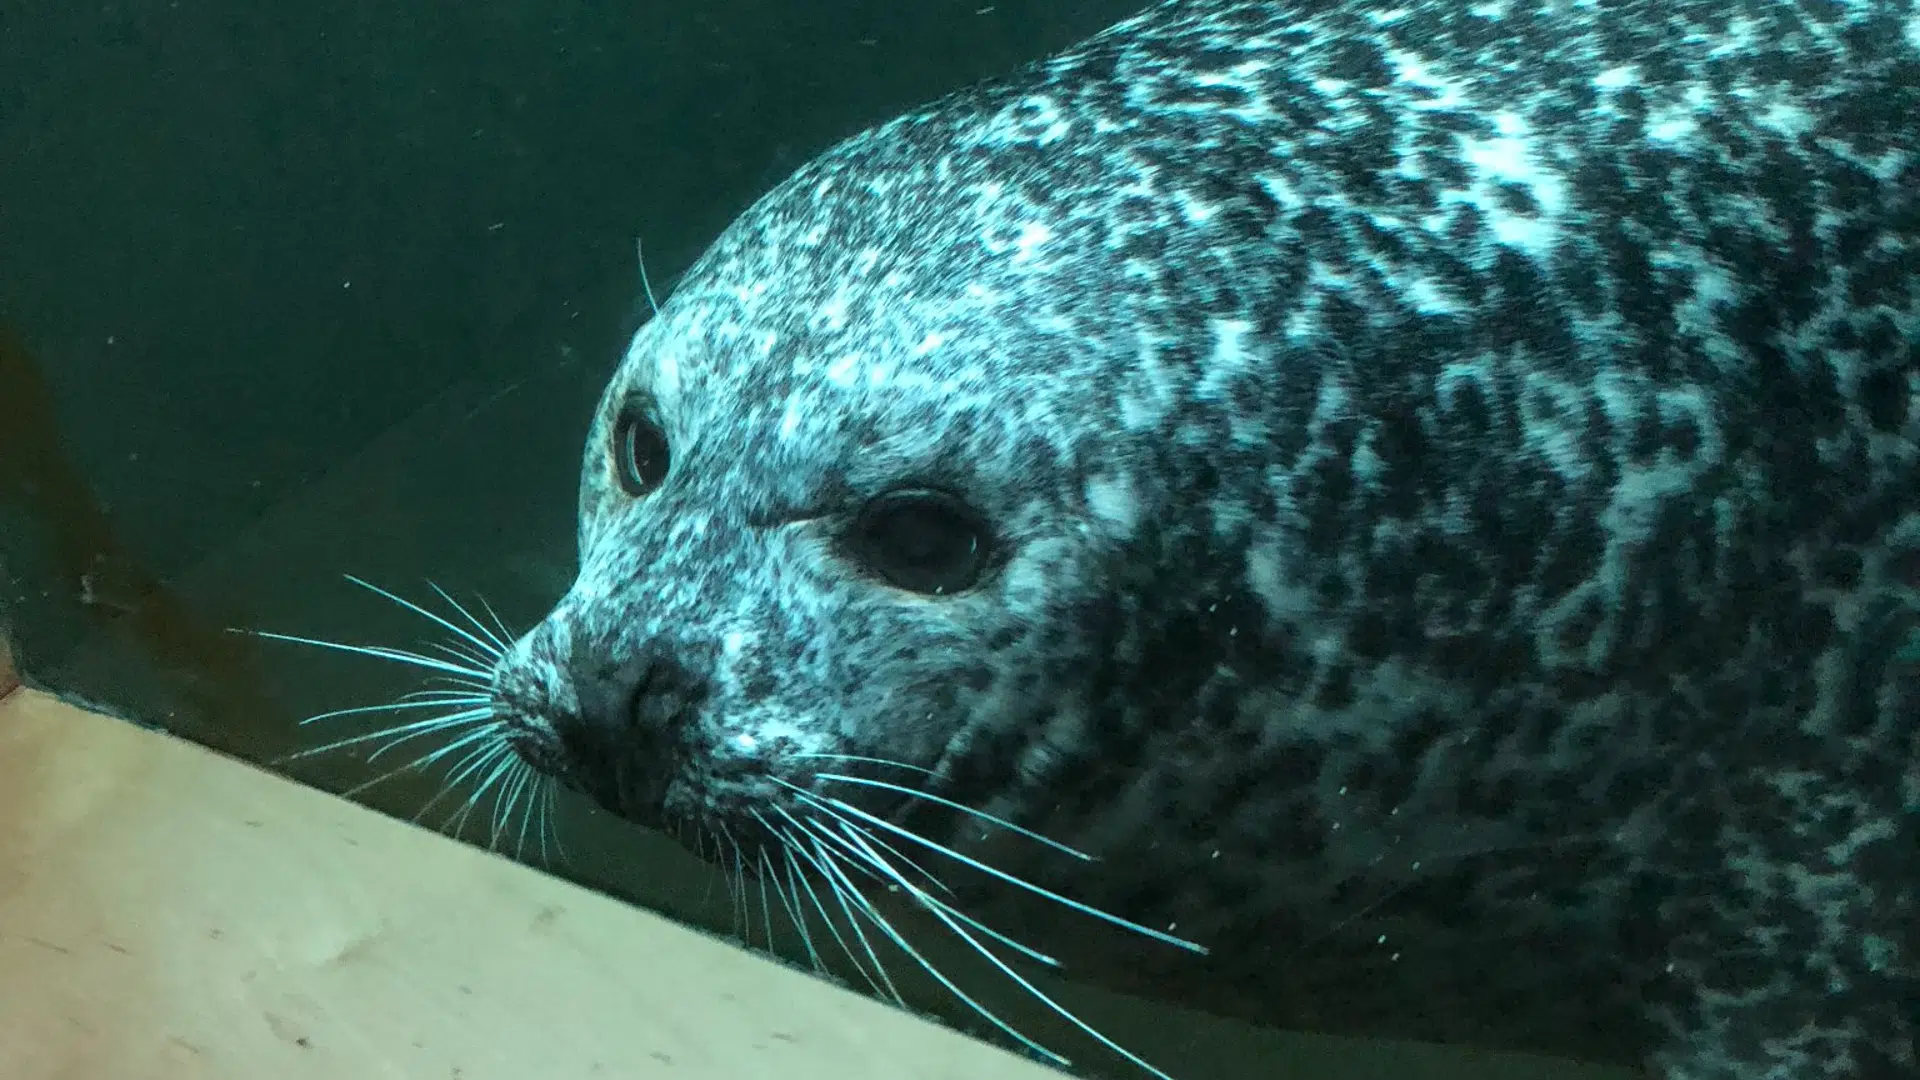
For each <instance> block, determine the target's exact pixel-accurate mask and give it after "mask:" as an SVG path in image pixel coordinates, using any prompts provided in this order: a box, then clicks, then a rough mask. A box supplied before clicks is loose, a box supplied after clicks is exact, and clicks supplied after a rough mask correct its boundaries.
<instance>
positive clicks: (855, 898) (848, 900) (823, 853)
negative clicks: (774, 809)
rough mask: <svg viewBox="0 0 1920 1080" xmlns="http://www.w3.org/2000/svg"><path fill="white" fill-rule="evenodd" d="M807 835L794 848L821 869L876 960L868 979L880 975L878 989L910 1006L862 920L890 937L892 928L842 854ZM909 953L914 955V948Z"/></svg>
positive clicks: (864, 948)
mask: <svg viewBox="0 0 1920 1080" xmlns="http://www.w3.org/2000/svg"><path fill="white" fill-rule="evenodd" d="M788 820H792V821H794V824H795V826H797V827H801V828H802V829H804V823H802V822H800V821H798V820H796V819H794V818H792V816H791V815H788ZM807 839H808V841H809V845H810V847H802V846H797V845H796V848H795V850H797V851H799V852H800V853H801V855H802V856H803V857H804V858H805V859H806V860H807V861H808V862H810V863H812V864H813V865H814V868H815V869H817V870H819V871H820V875H821V878H822V880H824V881H825V882H826V883H827V885H828V887H829V888H830V889H832V890H833V899H834V902H835V903H836V904H838V905H839V906H840V911H841V913H842V914H844V915H845V916H846V919H847V928H848V929H849V930H851V931H853V936H854V937H855V938H856V939H857V940H858V941H859V942H860V948H861V951H863V952H865V953H866V954H867V958H868V959H869V960H871V961H872V962H873V969H872V975H870V976H869V981H872V979H873V978H875V977H877V978H878V979H879V980H880V982H881V984H883V986H884V989H881V988H879V987H876V989H877V990H879V992H880V993H881V994H883V995H884V996H885V997H886V998H887V1000H889V1001H891V1002H893V1003H894V1004H895V1005H898V1006H899V1007H901V1008H903V1009H904V1008H907V999H906V998H905V997H904V996H902V995H901V993H900V988H899V987H898V986H897V985H895V984H894V981H893V976H892V975H891V974H889V973H888V971H887V965H886V964H885V963H884V962H882V961H881V959H880V952H879V950H877V949H875V948H874V947H873V939H872V938H870V937H868V936H867V932H866V930H864V929H862V927H861V925H860V924H861V921H862V920H863V919H864V920H865V921H866V922H868V923H870V924H871V925H872V926H873V927H874V928H875V929H877V930H881V931H882V932H884V933H886V934H887V935H888V936H889V937H892V936H894V935H893V931H892V928H891V927H890V926H888V925H887V922H886V919H885V918H884V917H882V916H881V915H880V913H879V912H878V911H876V910H875V909H874V907H873V904H872V903H871V902H870V901H868V900H867V898H866V896H865V895H863V894H862V893H861V892H860V890H859V889H858V888H857V887H855V886H854V884H853V882H852V881H851V880H850V879H849V878H848V877H847V875H846V872H845V871H844V870H843V869H841V866H840V857H839V856H837V855H835V854H834V853H833V852H832V851H831V850H830V849H828V848H826V847H824V846H823V845H822V844H821V842H820V840H819V839H818V838H817V837H811V836H810V837H808V838H807ZM908 955H912V954H911V952H909V953H908ZM866 971H867V969H866V968H865V967H864V966H862V967H861V972H862V973H863V974H865V973H866Z"/></svg>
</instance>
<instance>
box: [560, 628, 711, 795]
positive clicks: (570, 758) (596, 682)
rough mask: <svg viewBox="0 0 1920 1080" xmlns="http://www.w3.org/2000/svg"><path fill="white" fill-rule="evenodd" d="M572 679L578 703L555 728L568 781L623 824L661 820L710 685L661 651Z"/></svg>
mask: <svg viewBox="0 0 1920 1080" xmlns="http://www.w3.org/2000/svg"><path fill="white" fill-rule="evenodd" d="M571 675H572V682H573V691H574V697H575V700H576V701H577V702H578V704H577V706H576V708H574V709H573V710H570V711H569V713H568V714H567V715H563V716H560V717H557V718H556V719H555V722H554V724H553V730H554V734H555V735H556V736H557V737H558V739H559V742H560V745H561V747H562V750H563V757H564V759H565V766H566V772H567V773H568V774H569V778H570V779H571V781H572V782H574V783H575V784H577V785H578V786H579V787H580V788H581V789H582V790H583V791H584V792H585V793H586V794H587V795H589V796H590V797H591V798H593V799H594V801H596V802H598V803H599V804H601V805H602V806H603V807H605V808H606V809H608V810H610V811H612V812H614V813H616V814H619V815H620V816H621V817H625V818H629V819H632V820H636V821H642V822H647V823H651V822H654V821H657V820H658V819H659V818H660V817H661V810H662V806H663V804H664V803H665V801H666V798H667V792H668V789H669V787H670V786H671V785H672V783H673V781H674V778H675V777H676V776H677V775H678V774H679V772H680V771H681V769H682V767H683V766H684V765H685V763H686V754H687V750H686V740H687V734H688V732H689V730H690V729H691V728H692V726H693V720H694V716H695V713H696V711H697V710H698V708H699V707H700V705H701V703H702V702H704V701H705V700H706V698H707V696H708V688H707V685H706V681H705V680H704V679H702V678H700V677H699V676H698V675H696V674H694V673H693V672H692V671H691V670H690V669H689V668H688V667H687V666H686V665H684V664H682V663H680V662H679V661H678V660H676V659H675V658H674V657H673V656H672V655H671V654H670V653H669V651H668V650H667V649H665V648H663V647H661V646H660V645H657V644H651V645H648V646H644V647H642V648H641V649H639V650H637V651H635V652H632V653H629V654H627V655H624V656H620V657H617V658H611V659H605V658H602V659H598V660H594V661H590V662H587V663H576V664H574V665H572V672H571Z"/></svg>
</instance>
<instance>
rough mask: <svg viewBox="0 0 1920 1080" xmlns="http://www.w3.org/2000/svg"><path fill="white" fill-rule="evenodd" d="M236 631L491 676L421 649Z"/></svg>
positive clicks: (482, 683)
mask: <svg viewBox="0 0 1920 1080" xmlns="http://www.w3.org/2000/svg"><path fill="white" fill-rule="evenodd" d="M235 633H241V634H249V635H251V636H253V637H257V638H265V639H267V640H269V641H285V642H289V643H291V644H294V645H311V646H313V647H315V648H320V649H333V650H336V651H338V652H348V653H353V654H355V655H357V656H371V657H373V658H374V659H376V660H391V661H393V662H395V663H398V664H410V665H412V666H414V667H423V668H427V669H428V670H431V671H439V672H443V673H445V674H448V675H456V676H464V677H466V678H469V679H473V680H475V681H476V683H477V684H478V685H480V686H485V685H486V680H487V679H488V678H490V675H489V673H488V672H486V671H483V670H481V669H479V668H473V667H467V666H465V665H461V664H455V663H453V662H452V661H448V660H441V659H437V658H435V657H432V656H424V655H422V654H420V653H416V652H408V651H407V650H405V649H396V648H392V647H390V646H386V645H353V644H350V643H348V642H344V641H328V640H327V639H325V638H315V637H302V636H301V635H299V634H282V633H278V632H276V631H273V630H236V631H235Z"/></svg>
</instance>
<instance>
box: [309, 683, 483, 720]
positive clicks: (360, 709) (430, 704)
mask: <svg viewBox="0 0 1920 1080" xmlns="http://www.w3.org/2000/svg"><path fill="white" fill-rule="evenodd" d="M409 699H412V700H409ZM485 704H487V698H486V696H485V695H482V694H469V693H456V692H454V691H450V690H416V691H414V692H413V693H410V694H406V695H403V696H402V697H401V698H400V699H399V700H398V701H390V702H387V703H385V704H382V705H356V706H354V707H353V708H350V709H334V710H331V711H329V712H323V713H315V714H314V715H312V716H309V717H307V718H306V719H304V720H302V721H300V726H301V727H305V726H306V725H308V724H314V723H318V722H320V721H322V720H336V719H338V718H340V717H342V716H362V715H365V714H367V713H379V712H398V711H400V710H403V709H432V708H439V707H443V706H447V705H485Z"/></svg>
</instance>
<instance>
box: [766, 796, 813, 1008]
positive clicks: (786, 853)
mask: <svg viewBox="0 0 1920 1080" xmlns="http://www.w3.org/2000/svg"><path fill="white" fill-rule="evenodd" d="M753 819H754V821H755V822H756V823H758V824H759V826H760V827H761V828H762V829H765V830H766V831H767V833H768V835H771V836H773V837H774V838H776V839H778V840H779V841H780V854H781V857H782V860H783V861H782V863H781V865H780V866H775V865H773V861H772V857H771V856H769V855H768V854H767V849H766V848H765V847H762V848H761V849H760V867H761V875H760V876H761V880H763V881H765V880H767V879H768V878H771V879H772V881H773V891H774V895H775V896H777V897H779V898H780V906H781V907H784V908H786V910H787V917H788V918H789V919H791V920H792V921H793V927H794V930H795V932H797V933H798V934H799V935H800V944H801V945H802V947H804V948H805V949H806V950H807V956H808V958H809V959H810V960H811V961H812V963H813V970H815V971H819V972H824V971H825V968H824V967H823V966H822V965H821V962H820V954H819V953H818V952H817V951H815V949H814V946H813V935H812V933H811V932H810V931H809V930H808V929H807V920H806V909H805V907H804V906H803V905H801V904H800V902H799V901H800V897H799V894H798V893H794V894H793V895H791V896H789V895H788V893H787V891H786V885H788V884H791V882H792V878H793V853H792V852H791V851H790V850H789V847H790V844H789V843H788V841H787V839H786V837H784V836H782V835H780V833H779V831H778V830H776V829H775V828H774V827H773V824H772V823H771V822H769V821H768V820H767V819H766V817H765V816H764V815H762V814H761V813H760V812H759V811H755V812H754V813H753ZM782 869H784V870H785V875H784V877H785V879H786V881H785V883H784V884H783V882H782V876H783V875H782V873H781V871H782ZM769 936H771V935H769Z"/></svg>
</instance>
